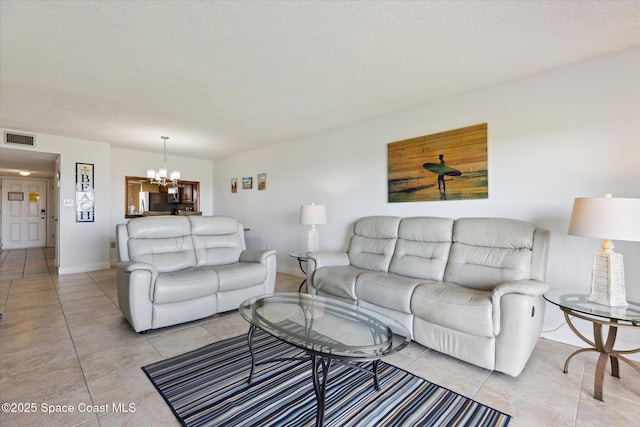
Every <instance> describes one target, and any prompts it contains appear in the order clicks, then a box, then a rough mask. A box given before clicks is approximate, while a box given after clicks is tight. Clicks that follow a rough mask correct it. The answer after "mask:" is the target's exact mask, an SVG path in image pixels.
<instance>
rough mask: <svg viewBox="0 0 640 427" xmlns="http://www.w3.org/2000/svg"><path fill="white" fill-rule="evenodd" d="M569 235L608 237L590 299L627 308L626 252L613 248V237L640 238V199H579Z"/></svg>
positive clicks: (596, 258)
mask: <svg viewBox="0 0 640 427" xmlns="http://www.w3.org/2000/svg"><path fill="white" fill-rule="evenodd" d="M569 234H570V235H572V236H583V237H595V238H600V239H604V241H603V242H602V250H601V251H600V252H597V253H596V254H595V255H594V257H593V275H592V278H591V294H590V296H589V300H590V301H593V302H596V303H599V304H604V305H607V306H610V307H624V306H626V305H628V304H627V299H626V295H625V290H624V266H623V262H622V254H619V253H616V252H614V251H613V249H614V246H613V243H612V242H611V240H629V241H636V242H637V241H640V199H625V198H614V197H611V194H607V195H605V196H604V197H599V198H577V199H575V201H574V202H573V211H572V212H571V222H570V223H569Z"/></svg>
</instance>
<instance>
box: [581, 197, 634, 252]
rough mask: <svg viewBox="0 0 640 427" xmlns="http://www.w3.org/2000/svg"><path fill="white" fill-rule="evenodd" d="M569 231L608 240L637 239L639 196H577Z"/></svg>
mask: <svg viewBox="0 0 640 427" xmlns="http://www.w3.org/2000/svg"><path fill="white" fill-rule="evenodd" d="M569 234H570V235H572V236H583V237H594V238H599V239H608V240H629V241H635V242H637V241H640V199H627V198H614V197H611V195H610V194H607V195H606V196H605V197H598V198H577V199H575V200H574V202H573V210H572V212H571V221H570V223H569Z"/></svg>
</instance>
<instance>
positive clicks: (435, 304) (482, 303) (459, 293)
mask: <svg viewBox="0 0 640 427" xmlns="http://www.w3.org/2000/svg"><path fill="white" fill-rule="evenodd" d="M411 311H412V312H413V314H414V315H415V316H416V317H418V318H421V319H423V320H426V321H427V322H429V323H433V324H436V325H440V326H443V327H445V328H449V329H455V330H457V331H460V332H464V333H467V334H471V335H477V336H483V337H493V305H492V304H491V292H488V291H483V290H479V289H471V288H466V287H463V286H458V285H456V284H454V283H447V282H428V283H422V284H420V285H418V286H417V287H416V288H415V290H414V292H413V297H412V299H411Z"/></svg>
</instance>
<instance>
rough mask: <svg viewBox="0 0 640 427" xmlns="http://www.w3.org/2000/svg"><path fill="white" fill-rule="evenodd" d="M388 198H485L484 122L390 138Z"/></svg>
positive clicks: (486, 178) (388, 150) (485, 130)
mask: <svg viewBox="0 0 640 427" xmlns="http://www.w3.org/2000/svg"><path fill="white" fill-rule="evenodd" d="M387 155H388V163H387V165H388V170H387V182H388V201H389V202H390V203H394V202H428V201H436V200H469V199H487V198H488V197H489V181H488V168H487V124H486V123H482V124H478V125H474V126H468V127H464V128H460V129H454V130H449V131H445V132H439V133H434V134H431V135H424V136H420V137H417V138H411V139H406V140H403V141H397V142H392V143H390V144H388V146H387Z"/></svg>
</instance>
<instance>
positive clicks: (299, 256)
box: [289, 251, 309, 292]
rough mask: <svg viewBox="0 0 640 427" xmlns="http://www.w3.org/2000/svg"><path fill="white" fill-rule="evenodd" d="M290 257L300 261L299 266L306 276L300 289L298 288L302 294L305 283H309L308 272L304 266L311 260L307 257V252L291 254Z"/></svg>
mask: <svg viewBox="0 0 640 427" xmlns="http://www.w3.org/2000/svg"><path fill="white" fill-rule="evenodd" d="M289 256H290V257H292V258H296V259H297V260H298V266H299V267H300V270H301V271H302V272H303V273H304V274H305V278H304V280H303V281H302V283H300V287H299V288H298V292H302V287H303V286H304V284H305V283H307V277H306V275H307V271H306V270H305V269H304V267H303V266H302V263H303V262H304V264H305V266H306V265H307V260H308V259H309V258H308V257H307V251H294V252H291V253H290V254H289Z"/></svg>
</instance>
